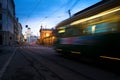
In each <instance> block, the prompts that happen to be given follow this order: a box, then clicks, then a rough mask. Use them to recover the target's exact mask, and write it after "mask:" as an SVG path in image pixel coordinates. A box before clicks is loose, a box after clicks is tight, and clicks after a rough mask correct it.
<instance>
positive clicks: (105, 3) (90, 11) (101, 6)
mask: <svg viewBox="0 0 120 80" xmlns="http://www.w3.org/2000/svg"><path fill="white" fill-rule="evenodd" d="M119 5H120V3H119V0H102V1H100V2H98V3H96V4H94V5H92V6H90V7H88V8H86V9H84V10H82V11H79V12H77V13H75V14H74V15H73V16H72V17H70V18H68V19H65V20H63V21H62V22H60V23H59V24H58V25H57V26H56V28H58V27H60V26H63V25H67V24H69V23H71V22H73V21H76V20H79V19H82V18H87V17H90V16H93V15H96V14H98V13H100V12H103V11H106V10H108V9H111V8H114V7H116V6H119Z"/></svg>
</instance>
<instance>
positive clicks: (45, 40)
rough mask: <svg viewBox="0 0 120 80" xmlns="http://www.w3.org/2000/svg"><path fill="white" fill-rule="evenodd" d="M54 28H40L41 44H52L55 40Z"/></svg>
mask: <svg viewBox="0 0 120 80" xmlns="http://www.w3.org/2000/svg"><path fill="white" fill-rule="evenodd" d="M53 32H54V30H53V29H42V27H41V29H40V39H39V44H40V45H45V46H52V45H53V43H54V41H55V35H54V34H53Z"/></svg>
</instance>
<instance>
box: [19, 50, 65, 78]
mask: <svg viewBox="0 0 120 80" xmlns="http://www.w3.org/2000/svg"><path fill="white" fill-rule="evenodd" d="M21 54H22V55H23V57H24V58H25V59H26V60H27V61H28V62H29V63H30V66H31V67H32V68H33V69H34V70H35V71H36V72H37V73H38V74H39V76H40V77H41V79H40V80H64V79H62V78H61V77H60V76H59V75H57V74H56V73H55V72H53V71H52V70H50V69H49V68H48V67H47V66H45V65H44V64H42V63H41V62H40V61H39V60H38V59H36V58H35V57H33V56H32V55H30V54H29V53H28V52H27V51H23V50H22V52H21ZM48 78H49V79H48Z"/></svg>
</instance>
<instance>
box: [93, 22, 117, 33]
mask: <svg viewBox="0 0 120 80" xmlns="http://www.w3.org/2000/svg"><path fill="white" fill-rule="evenodd" d="M116 24H117V23H116V22H111V23H110V22H109V23H102V24H98V25H97V26H96V30H95V33H103V32H112V31H116V29H117V28H116V26H117V25H116Z"/></svg>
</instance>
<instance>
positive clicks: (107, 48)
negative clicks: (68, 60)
mask: <svg viewBox="0 0 120 80" xmlns="http://www.w3.org/2000/svg"><path fill="white" fill-rule="evenodd" d="M56 37H57V38H56V41H55V43H54V47H55V50H56V51H57V52H58V53H62V54H79V55H81V56H82V55H83V56H89V57H99V58H106V59H111V60H120V3H119V0H103V1H101V2H99V3H96V4H95V5H92V6H90V7H88V8H86V9H84V10H82V11H80V12H78V13H76V14H74V15H73V16H72V17H70V18H69V19H66V20H64V21H62V22H60V23H59V24H58V25H57V26H56Z"/></svg>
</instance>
